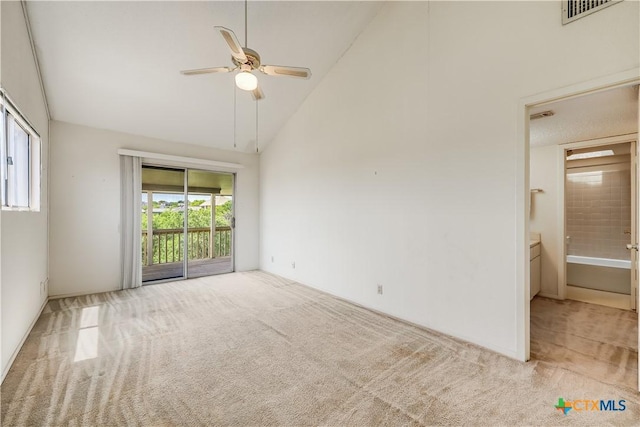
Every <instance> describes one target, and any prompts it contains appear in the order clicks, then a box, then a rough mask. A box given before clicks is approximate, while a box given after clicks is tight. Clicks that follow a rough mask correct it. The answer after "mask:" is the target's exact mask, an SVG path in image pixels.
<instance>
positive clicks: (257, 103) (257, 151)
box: [256, 101, 260, 153]
mask: <svg viewBox="0 0 640 427" xmlns="http://www.w3.org/2000/svg"><path fill="white" fill-rule="evenodd" d="M259 104H260V103H259V102H258V101H256V153H259V152H260V150H258V105H259Z"/></svg>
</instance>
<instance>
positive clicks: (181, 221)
mask: <svg viewBox="0 0 640 427" xmlns="http://www.w3.org/2000/svg"><path fill="white" fill-rule="evenodd" d="M234 181H235V180H234V174H231V173H222V172H211V171H205V170H198V169H186V168H168V167H160V166H155V165H149V164H144V165H143V166H142V194H141V197H142V200H141V201H142V203H141V213H140V216H141V229H142V235H141V239H142V241H141V254H140V255H141V258H140V259H141V263H142V282H143V284H145V285H146V284H150V283H158V282H163V281H171V280H179V279H186V278H195V277H203V276H210V275H215V274H222V273H230V272H232V271H233V270H234V258H233V250H234V245H233V242H234V226H235V220H234V203H233V202H234Z"/></svg>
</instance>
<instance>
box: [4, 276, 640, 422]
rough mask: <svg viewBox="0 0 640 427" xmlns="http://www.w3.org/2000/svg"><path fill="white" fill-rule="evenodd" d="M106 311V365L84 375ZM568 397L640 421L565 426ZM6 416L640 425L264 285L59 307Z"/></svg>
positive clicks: (378, 321)
mask: <svg viewBox="0 0 640 427" xmlns="http://www.w3.org/2000/svg"><path fill="white" fill-rule="evenodd" d="M94 306H96V307H99V309H89V310H84V313H85V315H84V316H83V309H84V308H87V307H94ZM96 311H99V322H98V323H97V324H98V325H99V326H98V330H99V341H98V343H99V344H98V348H97V349H98V357H94V358H90V359H86V360H81V361H77V362H74V358H75V357H76V355H77V354H78V353H77V351H76V350H77V349H76V347H77V341H78V336H79V334H81V333H82V334H85V333H86V330H87V329H88V328H89V329H90V328H92V327H93V326H92V325H94V324H95V322H92V320H91V316H89V315H88V314H91V313H94V314H95V312H96ZM83 317H84V319H83ZM82 331H85V332H82ZM93 331H95V329H94V330H93ZM87 349H88V350H89V354H90V353H91V351H90V350H91V345H88V347H87ZM559 397H564V398H565V400H571V399H590V400H595V399H615V400H619V399H624V400H626V405H627V409H626V411H623V412H582V413H579V412H576V411H570V412H569V413H568V414H567V415H566V416H565V415H563V414H562V413H561V412H560V411H558V410H556V409H555V408H554V404H555V403H556V402H557V401H558V398H559ZM1 402H2V425H3V426H13V425H20V426H23V425H29V426H31V425H34V426H40V425H71V426H79V425H153V426H160V425H188V426H192V425H233V426H252V425H256V426H257V425H284V426H298V425H328V426H337V425H355V426H366V425H394V426H395V425H442V424H447V425H460V424H468V425H491V426H494V425H508V426H512V425H639V424H640V398H639V395H638V393H637V392H635V391H634V390H632V389H630V388H625V387H615V386H612V385H609V384H606V383H604V382H601V381H597V380H595V379H592V378H589V377H588V376H585V375H579V374H576V373H573V372H571V371H569V370H566V369H562V368H556V367H553V366H552V365H550V364H548V363H545V362H532V363H526V364H525V363H520V362H517V361H513V360H510V359H508V358H506V357H503V356H499V355H497V354H495V353H493V352H490V351H487V350H484V349H481V348H478V347H476V346H473V345H470V344H466V343H463V342H460V341H458V340H455V339H452V338H449V337H446V336H443V335H440V334H437V333H433V332H429V331H425V330H421V329H419V328H416V327H413V326H410V325H407V324H404V323H401V322H398V321H395V320H392V319H389V318H387V317H384V316H380V315H377V314H375V313H372V312H369V311H367V310H365V309H362V308H359V307H356V306H353V305H351V304H348V303H346V302H343V301H340V300H338V299H335V298H332V297H330V296H328V295H325V294H322V293H320V292H317V291H314V290H311V289H309V288H306V287H304V286H301V285H299V284H296V283H291V282H289V281H286V280H284V279H281V278H278V277H275V276H272V275H268V274H265V273H262V272H250V273H236V274H229V275H223V276H217V277H212V278H203V279H195V280H191V281H185V282H175V283H171V284H163V285H154V286H148V287H145V288H142V289H139V290H135V291H125V292H112V293H107V294H100V295H94V296H89V297H81V298H68V299H64V300H56V301H52V302H50V303H49V305H48V306H47V308H46V310H45V313H44V314H43V315H42V317H41V318H40V319H39V320H38V322H37V324H36V326H35V328H34V330H33V332H32V334H31V335H30V336H29V338H28V340H27V342H26V344H25V346H24V347H23V349H22V351H21V352H20V354H19V355H18V357H17V359H16V361H15V363H14V365H13V367H12V369H11V371H10V372H9V374H8V376H7V378H6V379H5V381H4V383H3V384H2V400H1Z"/></svg>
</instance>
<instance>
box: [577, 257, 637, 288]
mask: <svg viewBox="0 0 640 427" xmlns="http://www.w3.org/2000/svg"><path fill="white" fill-rule="evenodd" d="M567 284H568V285H571V286H577V287H580V288H587V289H595V290H598V291H606V292H615V293H617V294H626V295H630V294H631V261H626V260H623V259H608V258H592V257H585V256H577V255H567Z"/></svg>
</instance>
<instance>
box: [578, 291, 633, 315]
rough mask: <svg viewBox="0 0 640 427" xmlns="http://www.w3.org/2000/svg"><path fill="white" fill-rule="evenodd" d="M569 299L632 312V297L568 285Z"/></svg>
mask: <svg viewBox="0 0 640 427" xmlns="http://www.w3.org/2000/svg"><path fill="white" fill-rule="evenodd" d="M566 295H567V299H572V300H575V301H581V302H587V303H590V304H599V305H606V306H607V307H614V308H619V309H622V310H631V296H630V295H624V294H616V293H614V292H604V291H597V290H595V289H587V288H579V287H577V286H571V285H567V294H566Z"/></svg>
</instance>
